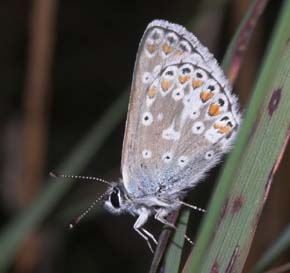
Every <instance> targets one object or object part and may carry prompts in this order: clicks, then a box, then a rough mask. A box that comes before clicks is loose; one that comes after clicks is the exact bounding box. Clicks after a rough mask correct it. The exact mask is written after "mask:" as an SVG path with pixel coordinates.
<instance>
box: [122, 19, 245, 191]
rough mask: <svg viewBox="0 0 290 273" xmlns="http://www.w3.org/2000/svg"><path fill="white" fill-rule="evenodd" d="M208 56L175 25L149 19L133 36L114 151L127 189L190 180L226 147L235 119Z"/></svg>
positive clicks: (179, 185) (171, 187)
mask: <svg viewBox="0 0 290 273" xmlns="http://www.w3.org/2000/svg"><path fill="white" fill-rule="evenodd" d="M237 108H238V107H237V101H236V98H235V97H234V96H233V95H232V94H231V89H230V86H229V85H228V82H227V80H226V79H225V77H224V75H223V72H222V70H221V69H220V67H219V66H218V64H217V62H216V60H215V59H214V57H213V56H212V55H211V54H210V53H209V52H208V50H207V48H205V47H204V46H202V45H201V44H200V42H199V41H198V40H197V38H196V37H195V36H193V35H192V34H191V33H189V32H188V31H186V30H185V29H184V28H183V27H182V26H179V25H176V24H172V23H169V22H166V21H160V20H158V21H153V22H152V23H151V24H149V26H148V27H147V29H146V31H145V33H144V35H143V38H142V40H141V43H140V46H139V50H138V53H137V59H136V64H135V70H134V75H133V83H132V90H131V98H130V104H129V111H128V117H127V125H126V132H125V138H124V143H123V153H122V175H123V182H124V185H125V187H126V189H127V191H128V192H129V193H131V194H135V195H142V194H145V195H146V194H153V193H156V192H157V191H158V192H160V191H162V190H164V191H166V192H167V193H170V192H178V191H181V190H183V189H185V188H190V187H192V186H194V185H195V184H196V183H197V182H198V180H200V178H201V177H202V176H203V174H204V173H205V172H206V171H207V170H208V169H209V168H211V167H212V166H213V165H215V164H216V162H217V161H218V160H219V159H220V157H221V155H222V154H223V153H225V152H227V151H228V150H229V148H230V146H231V143H232V141H233V139H234V135H235V132H236V131H237V129H238V126H239V123H240V116H239V114H238V109H237Z"/></svg>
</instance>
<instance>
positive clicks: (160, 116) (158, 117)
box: [157, 113, 164, 121]
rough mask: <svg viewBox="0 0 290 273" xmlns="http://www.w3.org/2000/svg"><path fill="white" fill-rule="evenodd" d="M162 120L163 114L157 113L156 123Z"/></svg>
mask: <svg viewBox="0 0 290 273" xmlns="http://www.w3.org/2000/svg"><path fill="white" fill-rule="evenodd" d="M163 118H164V115H163V113H159V114H158V115H157V120H158V121H162V120H163Z"/></svg>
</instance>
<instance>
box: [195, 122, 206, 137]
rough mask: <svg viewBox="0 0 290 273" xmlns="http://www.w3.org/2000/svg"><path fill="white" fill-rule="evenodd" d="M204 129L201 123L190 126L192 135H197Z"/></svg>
mask: <svg viewBox="0 0 290 273" xmlns="http://www.w3.org/2000/svg"><path fill="white" fill-rule="evenodd" d="M204 129H205V126H204V124H203V122H201V121H197V122H195V123H194V124H193V126H192V133H194V134H198V135H199V134H201V133H202V132H203V131H204Z"/></svg>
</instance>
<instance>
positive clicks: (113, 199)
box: [110, 188, 120, 209]
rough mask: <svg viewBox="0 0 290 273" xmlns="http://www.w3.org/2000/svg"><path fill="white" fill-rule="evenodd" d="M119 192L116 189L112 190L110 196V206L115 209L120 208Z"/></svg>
mask: <svg viewBox="0 0 290 273" xmlns="http://www.w3.org/2000/svg"><path fill="white" fill-rule="evenodd" d="M119 192H120V191H119V190H118V189H117V188H114V189H113V192H112V193H111V195H110V201H111V204H112V206H113V207H114V208H115V209H119V208H120V200H119Z"/></svg>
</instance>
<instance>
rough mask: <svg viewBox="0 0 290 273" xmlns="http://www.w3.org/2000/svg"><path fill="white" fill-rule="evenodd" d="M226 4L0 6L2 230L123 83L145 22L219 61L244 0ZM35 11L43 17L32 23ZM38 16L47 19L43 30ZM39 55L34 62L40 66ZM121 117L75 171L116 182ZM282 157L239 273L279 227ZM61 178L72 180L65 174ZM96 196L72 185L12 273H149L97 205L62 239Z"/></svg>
mask: <svg viewBox="0 0 290 273" xmlns="http://www.w3.org/2000/svg"><path fill="white" fill-rule="evenodd" d="M229 2H230V3H227V1H189V0H179V1H156V0H155V1H152V0H147V1H116V0H111V1H73V0H70V1H68V0H66V1H58V2H57V1H56V0H54V1H51V2H50V1H48V0H38V1H21V0H12V1H7V0H6V1H4V0H2V1H1V2H0V35H1V39H0V82H1V91H0V149H1V155H2V156H1V159H0V162H1V169H0V175H1V188H0V189H1V203H0V213H1V219H2V221H1V227H4V224H5V223H8V222H9V220H12V219H13V218H14V217H15V215H17V213H18V212H19V211H21V210H22V209H24V208H26V207H27V206H28V204H29V203H30V202H32V201H33V200H34V199H35V198H36V197H37V196H38V195H39V194H40V190H41V189H42V188H43V187H44V186H45V185H44V182H42V181H45V178H47V177H48V173H49V171H50V170H53V169H55V168H56V166H58V165H59V164H60V163H61V162H62V161H63V160H64V159H65V158H66V156H67V155H68V154H70V152H71V151H72V149H73V148H74V147H76V146H77V145H78V143H79V142H80V141H81V140H82V138H83V136H84V135H85V134H86V133H88V132H89V131H90V129H91V128H92V126H93V125H94V124H95V122H96V121H97V120H98V119H99V118H100V117H101V116H102V115H103V113H104V112H105V111H106V110H107V109H108V108H109V106H110V105H111V104H112V103H113V102H114V101H115V100H116V99H117V98H118V97H119V96H120V95H121V94H122V93H123V92H124V91H125V90H126V88H127V87H128V86H129V85H130V81H131V78H132V73H133V67H134V61H135V56H136V52H137V48H138V44H139V41H140V39H141V37H142V34H143V31H144V30H145V28H146V26H147V24H148V23H149V22H150V21H152V20H153V19H157V18H160V19H167V20H169V21H172V22H175V23H179V24H182V25H185V26H187V27H188V29H189V30H191V31H192V32H194V33H195V35H196V36H197V37H198V38H199V39H200V40H201V42H202V43H203V44H205V45H206V46H207V47H209V49H210V51H212V52H213V53H214V55H215V56H216V57H217V59H218V60H219V62H221V60H222V57H223V55H224V53H225V50H226V48H227V45H228V44H229V41H230V39H231V38H232V36H233V33H234V31H235V29H236V28H237V26H238V23H239V22H240V20H241V18H242V16H243V15H244V14H245V11H246V9H247V7H248V5H249V2H250V1H237V0H236V1H229ZM269 2H270V3H269V6H268V7H267V9H266V11H265V14H264V15H263V16H262V18H261V20H260V22H259V24H258V26H257V28H256V30H255V32H254V37H253V38H252V41H251V45H250V48H249V50H248V52H247V56H246V60H245V62H244V65H243V68H242V72H241V75H240V76H239V79H238V81H237V83H236V85H235V88H234V89H235V93H237V94H239V97H240V101H241V105H242V109H244V107H246V105H247V101H248V99H249V96H250V92H251V88H252V86H253V84H254V82H255V79H256V76H257V71H258V70H259V65H260V62H261V59H262V56H263V53H264V50H265V47H266V45H267V42H268V38H269V36H270V34H271V30H272V27H273V25H274V23H275V20H276V19H277V16H278V11H279V7H280V5H281V2H282V1H269ZM49 3H51V4H52V6H51V7H49ZM37 7H39V9H38V8H37ZM39 13H41V16H37V14H39ZM46 16H49V18H50V19H49V20H47V21H45V22H46V23H44V25H45V24H46V27H44V28H41V26H42V24H43V21H42V20H45V18H46ZM38 27H39V28H38ZM47 39H48V40H47ZM45 41H48V42H47V44H48V46H47V47H46V46H45ZM42 42H43V43H44V45H43V44H42ZM35 44H36V45H37V48H36V47H35ZM38 47H39V48H42V47H44V48H47V49H46V50H44V51H42V50H38V49H39V48H38ZM43 56H46V57H44V58H43V60H44V61H43V62H41V61H40V63H39V60H42V57H43ZM120 115H122V116H123V119H122V122H121V123H119V124H118V126H117V127H116V128H115V129H114V130H113V132H112V133H111V134H110V136H109V137H108V138H107V139H106V141H105V143H104V145H103V146H102V148H101V149H100V151H99V152H98V153H97V154H96V156H95V157H94V158H93V160H92V161H91V162H90V163H89V165H88V166H86V169H85V170H83V171H82V174H86V175H92V176H93V175H94V176H98V177H102V178H106V179H108V180H114V181H116V180H117V179H118V178H119V177H120V171H119V169H120V159H121V147H122V140H123V134H124V127H125V116H124V115H123V113H120ZM289 159H290V157H289V149H288V151H286V153H285V158H284V160H283V162H282V165H281V168H280V171H279V173H278V175H277V177H276V178H275V181H274V184H273V188H272V191H271V193H270V197H269V200H268V201H267V204H266V208H265V210H264V213H263V215H262V220H261V221H262V222H261V223H262V224H261V225H260V226H259V227H258V231H257V237H256V239H255V243H254V245H253V249H252V252H251V254H250V259H249V261H248V265H247V267H246V269H245V272H246V271H247V268H250V267H251V265H252V264H253V263H255V261H256V260H257V258H258V257H259V256H260V255H261V253H262V251H263V250H264V249H265V248H267V247H268V246H269V245H270V244H271V242H273V241H274V240H275V238H276V237H277V234H279V232H280V231H281V230H282V229H283V227H284V226H285V224H286V223H287V222H288V220H289V210H290V209H289V208H290V206H289V205H290V204H289V203H290V202H289V198H288V195H289V190H290V188H289V183H287V179H288V180H289V171H288V170H287V164H288V166H289ZM59 171H62V172H65V173H73V174H74V170H73V169H68V170H59ZM217 175H218V168H216V169H215V170H213V172H212V173H211V175H210V176H209V178H208V179H207V180H206V182H205V183H203V184H201V185H199V186H198V187H197V188H196V189H195V191H194V193H193V196H192V197H193V198H195V199H194V200H195V202H194V203H195V204H196V205H199V206H201V207H205V206H206V201H207V199H208V197H209V194H210V192H211V189H212V186H213V183H214V180H215V178H216V177H217ZM287 175H288V176H287ZM287 177H288V178H287ZM288 182H289V181H288ZM55 183H57V182H55ZM68 183H71V182H68ZM102 191H104V187H103V185H97V184H94V183H87V182H84V181H82V182H76V183H75V185H74V186H73V188H72V189H71V190H70V191H69V192H68V193H67V194H66V196H65V197H64V198H63V199H62V201H61V202H60V203H58V204H57V205H56V207H55V209H54V210H53V212H51V213H50V214H49V215H48V216H47V217H46V219H45V221H44V222H43V223H42V224H41V226H40V227H39V229H38V230H37V231H36V232H35V233H34V234H33V235H31V236H30V237H29V238H27V240H26V242H25V243H24V244H23V246H22V247H21V248H20V249H19V251H18V254H17V256H16V257H15V260H14V262H13V265H12V266H11V268H10V271H11V272H17V273H30V272H45V273H46V272H54V273H57V272H63V273H65V272H70V273H74V272H84V273H92V272H140V273H142V272H148V269H149V267H150V262H151V260H152V255H151V253H150V252H149V250H148V248H147V246H146V243H145V242H144V241H143V240H142V239H141V238H140V237H139V236H138V235H137V234H136V233H135V232H134V230H133V223H134V219H133V218H132V217H130V216H125V215H124V216H119V217H116V216H113V215H110V214H109V213H107V212H106V211H104V210H103V209H102V208H101V207H98V208H96V210H95V213H92V214H91V215H89V216H88V217H87V218H86V219H84V220H83V222H82V223H81V224H79V225H78V226H77V227H76V228H75V229H74V230H72V231H69V230H68V223H69V221H70V220H72V219H74V218H75V217H77V216H78V215H79V214H80V213H81V212H82V211H83V210H84V209H85V208H86V207H87V206H88V205H89V204H90V203H91V202H92V201H93V200H94V199H95V198H96V196H97V193H99V192H102ZM199 221H200V215H199V213H197V212H196V213H193V214H192V219H191V222H192V223H193V224H192V227H191V229H190V230H191V231H190V232H189V236H190V237H191V238H194V234H193V232H192V231H193V230H196V228H197V227H198V223H199ZM268 227H271V228H268ZM149 230H152V231H153V233H154V234H156V235H158V234H159V232H160V230H161V225H159V224H158V223H154V222H152V223H150V224H149ZM0 255H1V254H0Z"/></svg>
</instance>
